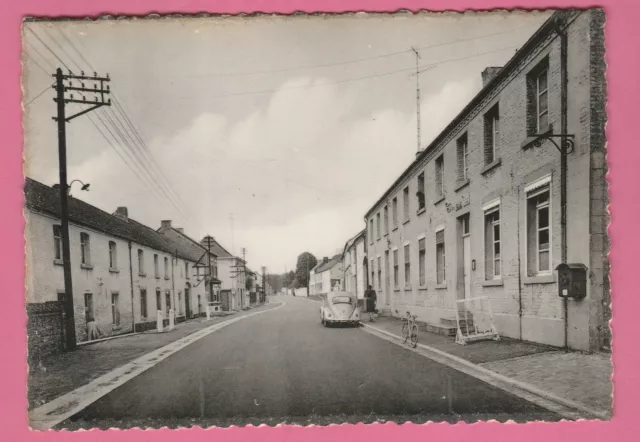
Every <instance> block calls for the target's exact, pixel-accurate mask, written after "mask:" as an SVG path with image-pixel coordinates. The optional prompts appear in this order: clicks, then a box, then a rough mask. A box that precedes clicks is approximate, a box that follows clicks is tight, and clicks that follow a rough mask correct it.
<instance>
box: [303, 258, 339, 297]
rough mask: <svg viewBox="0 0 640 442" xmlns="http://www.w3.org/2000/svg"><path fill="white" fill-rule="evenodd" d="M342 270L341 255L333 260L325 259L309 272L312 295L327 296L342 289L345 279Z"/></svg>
mask: <svg viewBox="0 0 640 442" xmlns="http://www.w3.org/2000/svg"><path fill="white" fill-rule="evenodd" d="M342 268H343V267H342V256H341V255H336V256H334V257H332V258H328V257H325V258H323V259H322V261H320V263H318V264H317V265H316V266H315V267H314V268H313V270H311V271H310V272H309V292H310V294H312V295H326V294H327V293H329V292H330V291H332V290H334V288H336V287H338V288H341V286H342V281H343V278H344V273H343V270H342ZM305 291H306V289H305ZM305 296H306V294H305Z"/></svg>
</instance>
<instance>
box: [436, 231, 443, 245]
mask: <svg viewBox="0 0 640 442" xmlns="http://www.w3.org/2000/svg"><path fill="white" fill-rule="evenodd" d="M443 242H444V230H440V231H439V232H436V244H441V243H443Z"/></svg>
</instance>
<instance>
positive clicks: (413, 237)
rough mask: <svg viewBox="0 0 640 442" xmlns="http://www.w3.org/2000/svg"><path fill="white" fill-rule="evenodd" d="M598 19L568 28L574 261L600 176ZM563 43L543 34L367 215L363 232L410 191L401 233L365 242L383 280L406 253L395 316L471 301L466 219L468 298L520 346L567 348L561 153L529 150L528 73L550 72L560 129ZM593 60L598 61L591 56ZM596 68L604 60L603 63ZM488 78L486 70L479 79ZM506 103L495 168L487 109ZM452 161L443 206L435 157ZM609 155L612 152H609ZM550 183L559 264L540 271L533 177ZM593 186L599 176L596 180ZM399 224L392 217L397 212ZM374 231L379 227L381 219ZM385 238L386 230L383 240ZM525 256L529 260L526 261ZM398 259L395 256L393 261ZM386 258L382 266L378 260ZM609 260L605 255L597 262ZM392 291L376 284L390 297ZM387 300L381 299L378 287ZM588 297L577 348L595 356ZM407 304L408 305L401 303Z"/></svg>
mask: <svg viewBox="0 0 640 442" xmlns="http://www.w3.org/2000/svg"><path fill="white" fill-rule="evenodd" d="M591 17H592V13H590V12H583V13H582V14H578V15H577V16H573V18H572V20H573V21H572V22H571V25H570V28H569V39H568V40H569V51H568V54H569V63H568V77H569V85H568V94H569V100H568V101H569V102H568V106H569V107H568V126H569V127H568V131H569V132H570V133H572V134H575V136H576V148H575V150H574V152H572V153H571V154H570V156H569V161H568V162H569V166H568V171H567V186H568V187H567V190H568V191H567V194H568V204H567V216H568V224H569V226H570V228H569V229H568V234H567V245H568V257H569V261H571V262H584V263H585V264H588V263H589V253H590V251H591V248H590V246H589V239H588V238H589V233H590V229H589V214H590V213H596V212H598V208H597V207H595V208H594V207H593V204H590V198H591V195H592V193H591V189H592V185H591V182H592V181H594V182H601V181H602V177H599V176H593V173H592V172H591V168H590V164H591V149H590V143H591V139H590V137H591V133H592V126H591V124H590V123H591V109H590V103H592V101H595V102H598V100H594V99H593V97H592V94H593V92H592V90H591V87H590V86H591V84H592V83H596V84H599V82H598V81H597V80H593V81H592V80H591V75H593V73H592V71H591V69H592V64H593V62H594V60H593V57H594V55H593V53H592V52H591V51H590V45H589V32H590V26H591ZM560 50H561V48H560V39H559V38H557V36H556V34H554V33H551V34H549V35H548V36H547V37H544V38H543V39H542V40H541V41H540V42H539V44H538V46H537V47H536V49H534V50H533V51H531V52H530V53H528V54H526V55H525V58H524V60H522V61H521V62H520V65H519V66H517V67H515V69H513V70H512V71H511V73H510V75H509V76H508V77H507V78H505V79H503V80H502V83H501V84H498V85H496V87H495V89H493V90H492V92H490V93H488V94H487V95H486V97H485V98H484V100H483V101H482V102H481V103H480V104H479V105H478V106H477V107H476V108H475V109H473V110H471V111H470V112H469V113H468V114H467V117H466V118H465V119H463V120H462V121H460V122H459V123H458V124H457V127H455V128H453V129H451V130H450V131H449V132H447V133H446V135H445V136H444V137H443V138H442V139H441V142H440V144H439V145H437V146H432V147H430V149H429V151H428V152H427V153H426V154H425V155H423V156H422V157H421V159H420V160H418V161H416V162H415V163H414V164H413V165H412V166H411V167H410V170H409V171H408V172H407V173H406V174H405V175H404V177H403V179H402V180H400V181H399V182H398V183H397V184H396V186H395V187H394V189H392V192H391V193H390V194H389V195H388V197H387V200H386V201H381V202H380V203H379V205H378V206H376V207H374V208H373V210H372V211H371V212H370V213H369V215H368V216H369V218H368V219H367V225H368V226H370V225H371V223H370V220H371V219H375V217H376V215H377V213H379V212H381V211H382V210H383V207H384V205H385V204H390V203H391V200H392V199H393V198H394V197H397V198H398V200H399V204H400V205H402V204H404V202H403V200H404V198H403V189H404V188H405V187H406V186H409V196H410V207H409V213H410V217H409V220H408V221H404V219H403V217H402V214H400V215H399V220H398V224H399V225H398V226H393V225H392V226H391V229H390V230H391V231H390V233H389V235H388V241H387V238H386V237H383V238H382V239H381V240H377V239H376V238H377V236H373V238H374V240H373V242H371V241H370V239H371V238H372V237H371V236H367V244H368V252H367V259H368V262H369V265H370V266H371V262H372V260H373V263H374V266H375V267H374V268H373V269H371V268H369V270H368V271H369V274H371V272H372V271H373V272H374V273H375V274H376V284H377V273H378V269H377V262H378V261H377V257H378V256H381V257H384V253H385V251H386V250H389V252H390V253H391V254H392V253H393V250H394V249H396V248H397V250H398V258H399V262H398V267H399V278H398V279H399V281H400V284H399V285H400V287H398V288H397V289H393V288H392V289H391V293H390V294H389V295H390V297H391V305H390V306H389V309H391V310H395V309H396V308H398V309H399V310H400V311H401V313H404V311H406V310H411V311H412V313H414V314H417V315H418V316H419V317H420V319H421V320H425V321H426V322H431V323H438V322H439V321H440V319H441V318H445V317H448V318H451V317H455V311H454V307H455V301H456V300H457V299H461V298H464V277H463V260H462V256H463V253H462V247H463V240H462V234H461V230H460V229H461V222H460V217H461V216H463V215H464V216H468V217H469V219H470V238H471V239H470V243H471V245H470V248H471V258H472V259H473V260H474V261H475V264H476V265H475V270H472V272H471V284H470V294H471V296H472V297H475V296H487V297H489V298H490V299H491V300H492V307H493V311H494V313H495V321H496V325H497V327H498V330H499V331H500V332H501V334H503V335H505V336H509V337H514V338H521V339H524V340H531V341H537V342H542V343H545V344H550V345H558V346H561V345H563V344H564V321H563V320H564V317H563V310H562V301H561V299H560V298H559V296H558V289H557V284H556V283H555V282H556V281H555V271H553V270H554V269H555V267H556V266H557V265H558V264H559V263H560V262H561V224H560V212H561V211H560V154H559V152H558V150H557V149H556V147H554V145H553V144H552V143H551V142H548V141H547V142H544V143H543V144H542V145H541V146H539V147H533V146H532V145H531V144H530V143H528V142H527V141H531V139H530V138H528V136H529V133H528V124H529V121H528V109H527V106H528V101H527V96H528V95H530V94H529V93H528V86H527V84H528V78H527V75H528V73H530V72H533V71H534V70H535V69H536V68H537V67H539V66H541V65H542V63H546V65H547V68H548V76H547V78H548V94H549V100H548V102H549V122H550V123H551V125H552V127H553V131H554V133H559V132H560V130H561V127H560V125H561V121H560V120H561V119H560V117H561V57H560ZM595 58H596V60H597V58H598V55H597V54H596V55H595ZM600 64H601V65H602V62H601V60H600ZM479 74H480V73H478V75H479ZM496 104H498V105H499V112H500V140H499V141H500V142H499V146H498V148H497V152H496V155H495V157H496V161H494V162H493V163H491V164H486V163H485V140H486V131H485V114H486V113H487V112H489V111H490V110H491V109H493V108H494V106H495V105H496ZM461 137H466V140H467V143H468V144H467V145H468V158H467V165H468V181H463V180H462V179H461V177H460V170H461V168H460V166H459V164H460V159H459V156H458V155H459V149H458V148H457V146H458V140H459V139H460V138H461ZM441 155H443V156H444V194H445V196H444V199H441V198H440V197H439V195H438V194H437V193H438V192H437V191H436V187H437V184H438V183H436V170H435V168H436V166H435V164H434V163H435V159H436V158H438V157H440V156H441ZM603 158H604V157H603ZM422 172H424V173H425V178H426V179H425V181H426V195H425V198H426V210H418V200H417V198H416V192H417V190H418V189H417V186H418V183H417V177H418V175H419V174H420V173H422ZM545 176H550V194H551V207H550V218H551V219H550V224H551V233H550V238H551V258H550V262H551V266H550V270H551V271H549V272H548V273H547V274H534V273H532V265H531V263H530V262H528V261H530V260H531V258H530V256H531V254H528V253H527V250H528V249H527V241H528V236H527V225H528V224H527V199H526V194H525V187H526V186H528V185H529V184H531V183H533V182H535V181H536V180H538V179H540V178H542V177H545ZM590 180H591V181H590ZM496 199H499V210H500V219H501V222H500V235H501V252H502V256H501V258H502V267H501V277H500V278H498V279H495V280H488V279H487V278H486V273H485V268H484V267H485V262H486V259H485V255H486V247H485V213H484V211H483V206H484V205H485V204H486V203H488V202H490V201H493V200H496ZM390 218H391V217H390ZM374 224H375V223H374ZM438 227H444V236H445V248H446V258H445V261H446V266H445V267H446V280H445V283H444V284H438V283H437V280H436V241H435V230H436V229H437V228H438ZM385 236H386V235H385ZM420 237H424V238H425V240H426V251H427V253H426V284H425V285H423V286H420V285H419V281H418V275H419V272H418V240H419V238H420ZM405 244H409V246H410V260H411V277H410V285H409V286H407V287H405V284H404V280H405V278H404V259H403V257H404V246H405ZM528 255H529V256H528ZM392 256H393V255H392ZM382 261H383V262H384V259H383V260H382ZM600 261H602V260H600ZM392 266H393V259H391V266H390V268H388V269H387V268H383V281H384V280H385V278H387V277H389V278H390V279H391V283H390V286H391V287H393V282H392V280H393V267H392ZM385 286H386V284H385V283H384V282H383V284H382V287H376V289H377V290H379V291H382V293H381V294H380V295H379V299H381V298H384V297H385V295H386V293H384V292H385V290H386V287H385ZM379 293H380V292H379ZM590 300H591V298H589V300H588V301H586V302H583V303H572V304H571V306H570V315H569V321H570V330H569V331H570V345H571V346H572V347H573V348H577V349H582V350H589V349H590V348H592V346H591V344H590V339H591V338H590V337H591V336H592V335H593V330H592V328H591V327H590V325H589V324H590V322H589V321H590V318H591V316H592V313H591V301H590ZM400 306H401V307H400Z"/></svg>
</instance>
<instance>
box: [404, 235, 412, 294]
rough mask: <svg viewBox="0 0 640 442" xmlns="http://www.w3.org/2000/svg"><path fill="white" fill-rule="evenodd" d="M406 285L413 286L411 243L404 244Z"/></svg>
mask: <svg viewBox="0 0 640 442" xmlns="http://www.w3.org/2000/svg"><path fill="white" fill-rule="evenodd" d="M404 286H405V287H411V255H410V250H409V244H406V245H405V246H404Z"/></svg>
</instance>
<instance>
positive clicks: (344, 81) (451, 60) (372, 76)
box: [177, 46, 517, 99]
mask: <svg viewBox="0 0 640 442" xmlns="http://www.w3.org/2000/svg"><path fill="white" fill-rule="evenodd" d="M516 47H517V46H507V47H503V48H499V49H495V50H492V51H487V52H481V53H478V54H474V55H470V56H466V57H458V58H452V59H448V60H443V61H439V62H436V63H431V64H429V65H424V66H422V68H423V70H422V71H420V72H424V71H425V70H428V69H432V68H434V67H437V66H440V65H442V64H446V63H451V62H454V61H461V60H468V59H471V58H476V57H481V56H483V55H488V54H493V53H496V52H502V51H506V50H509V49H515V48H516ZM408 71H415V67H412V68H405V69H397V70H394V71H389V72H384V73H382V74H376V75H367V76H364V77H356V78H347V79H344V80H338V81H332V82H327V83H321V84H307V85H303V86H292V87H286V88H279V89H265V90H261V91H247V92H237V93H231V94H220V95H211V96H207V97H206V98H207V99H211V98H227V97H236V96H242V95H259V94H269V93H272V92H281V91H288V90H295V89H309V88H314V87H323V86H331V85H334V84H342V83H350V82H354V81H361V80H368V79H371V78H378V77H385V76H388V75H394V74H399V73H403V72H408ZM191 98H194V97H192V96H185V97H177V99H191ZM198 98H203V96H202V95H199V96H198Z"/></svg>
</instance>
